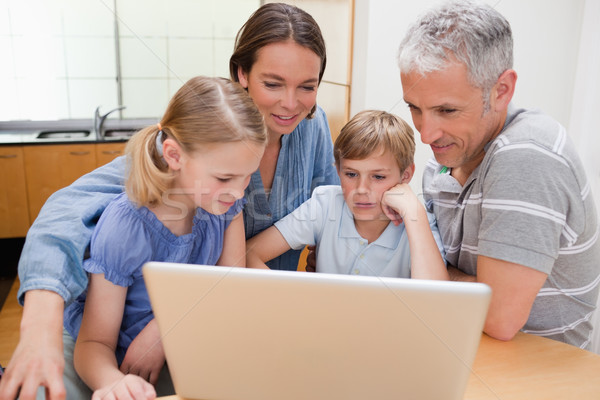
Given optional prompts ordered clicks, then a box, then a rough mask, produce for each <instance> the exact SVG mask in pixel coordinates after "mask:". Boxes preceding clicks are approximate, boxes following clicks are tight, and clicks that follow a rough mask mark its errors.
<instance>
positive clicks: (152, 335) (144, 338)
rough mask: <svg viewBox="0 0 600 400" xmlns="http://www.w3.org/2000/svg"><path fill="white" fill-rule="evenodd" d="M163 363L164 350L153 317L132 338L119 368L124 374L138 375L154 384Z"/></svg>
mask: <svg viewBox="0 0 600 400" xmlns="http://www.w3.org/2000/svg"><path fill="white" fill-rule="evenodd" d="M164 364H165V352H164V350H163V346H162V342H161V340H160V332H159V330H158V324H157V323H156V320H155V319H153V320H151V321H150V322H148V325H146V326H145V327H144V329H142V331H141V332H140V333H139V334H138V335H137V336H136V338H135V339H133V341H132V342H131V345H129V348H128V349H127V353H125V358H124V359H123V362H122V363H121V366H120V367H119V369H120V370H121V372H122V373H124V374H135V375H138V376H140V377H142V378H144V379H145V380H147V381H148V382H150V383H151V384H152V385H155V384H156V381H157V380H158V375H159V373H160V370H161V369H162V367H163V365H164Z"/></svg>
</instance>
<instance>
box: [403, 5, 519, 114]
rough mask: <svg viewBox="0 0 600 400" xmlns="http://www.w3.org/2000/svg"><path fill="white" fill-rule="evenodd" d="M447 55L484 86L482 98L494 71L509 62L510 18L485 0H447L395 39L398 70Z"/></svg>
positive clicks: (432, 63)
mask: <svg viewBox="0 0 600 400" xmlns="http://www.w3.org/2000/svg"><path fill="white" fill-rule="evenodd" d="M452 57H454V58H456V60H458V61H459V62H461V63H464V64H465V65H466V66H467V69H468V74H469V75H468V79H469V82H470V83H471V84H472V85H473V86H475V87H477V88H481V89H483V94H484V103H485V104H486V105H487V104H488V98H489V92H490V90H491V89H492V87H493V86H494V84H495V83H496V81H497V80H498V77H500V75H501V74H502V73H503V72H504V71H506V70H507V69H511V68H512V65H513V39H512V31H511V29H510V24H509V23H508V21H507V20H506V18H504V17H503V16H502V15H501V14H500V13H499V12H498V11H496V10H495V9H494V8H492V7H491V6H489V5H487V4H482V3H476V2H473V1H470V0H458V1H449V2H446V3H444V4H442V5H441V6H439V7H437V8H433V9H431V10H429V11H427V12H426V13H425V14H423V15H422V16H421V17H420V18H419V19H418V20H417V21H416V22H415V23H414V24H413V25H412V26H411V27H410V28H409V29H408V32H407V33H406V35H405V36H404V39H403V40H402V42H401V43H400V49H399V52H398V65H399V66H400V71H401V72H402V73H410V72H418V73H420V74H427V73H429V72H433V71H439V70H441V69H444V68H445V67H446V65H447V64H448V62H450V61H452Z"/></svg>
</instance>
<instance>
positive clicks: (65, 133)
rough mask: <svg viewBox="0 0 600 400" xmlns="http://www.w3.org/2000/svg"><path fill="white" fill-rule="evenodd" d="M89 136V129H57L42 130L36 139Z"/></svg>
mask: <svg viewBox="0 0 600 400" xmlns="http://www.w3.org/2000/svg"><path fill="white" fill-rule="evenodd" d="M88 136H90V131H85V130H73V131H70V130H58V131H42V132H40V133H38V135H37V136H36V138H37V139H82V138H86V137H88Z"/></svg>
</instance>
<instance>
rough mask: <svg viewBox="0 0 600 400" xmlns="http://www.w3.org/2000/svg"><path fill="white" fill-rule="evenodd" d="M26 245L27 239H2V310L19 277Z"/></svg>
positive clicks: (0, 275)
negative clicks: (22, 254) (23, 250)
mask: <svg viewBox="0 0 600 400" xmlns="http://www.w3.org/2000/svg"><path fill="white" fill-rule="evenodd" d="M24 243H25V238H17V239H0V254H2V258H3V262H2V267H1V268H0V308H2V305H3V304H4V301H5V300H6V296H8V292H9V291H10V288H11V286H12V284H13V282H14V281H15V278H16V277H17V265H18V263H19V257H20V256H21V250H22V249H23V244H24Z"/></svg>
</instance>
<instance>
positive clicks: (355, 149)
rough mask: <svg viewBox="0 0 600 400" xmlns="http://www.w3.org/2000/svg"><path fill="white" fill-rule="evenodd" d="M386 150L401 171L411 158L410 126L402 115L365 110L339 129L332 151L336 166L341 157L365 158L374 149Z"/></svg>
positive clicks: (412, 150) (411, 161) (412, 139)
mask: <svg viewBox="0 0 600 400" xmlns="http://www.w3.org/2000/svg"><path fill="white" fill-rule="evenodd" d="M385 151H389V152H390V153H391V154H392V155H393V156H394V157H395V158H396V162H397V163H398V167H399V168H400V171H401V172H402V171H404V170H405V169H406V168H408V167H409V166H411V165H412V164H413V162H414V155H415V139H414V134H413V130H412V128H411V127H410V126H409V125H408V124H407V123H406V122H405V121H404V120H403V119H401V118H399V117H397V116H395V115H393V114H390V113H387V112H385V111H376V110H365V111H361V112H359V113H358V114H356V115H355V116H354V117H352V119H351V120H350V121H348V123H347V124H346V125H344V127H343V128H342V130H341V131H340V135H339V136H338V137H337V139H336V140H335V144H334V146H333V155H334V157H335V164H336V166H337V167H338V168H339V167H340V161H341V159H342V158H344V159H348V160H364V159H365V158H367V157H369V156H371V155H372V154H374V153H375V152H380V153H384V152H385Z"/></svg>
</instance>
